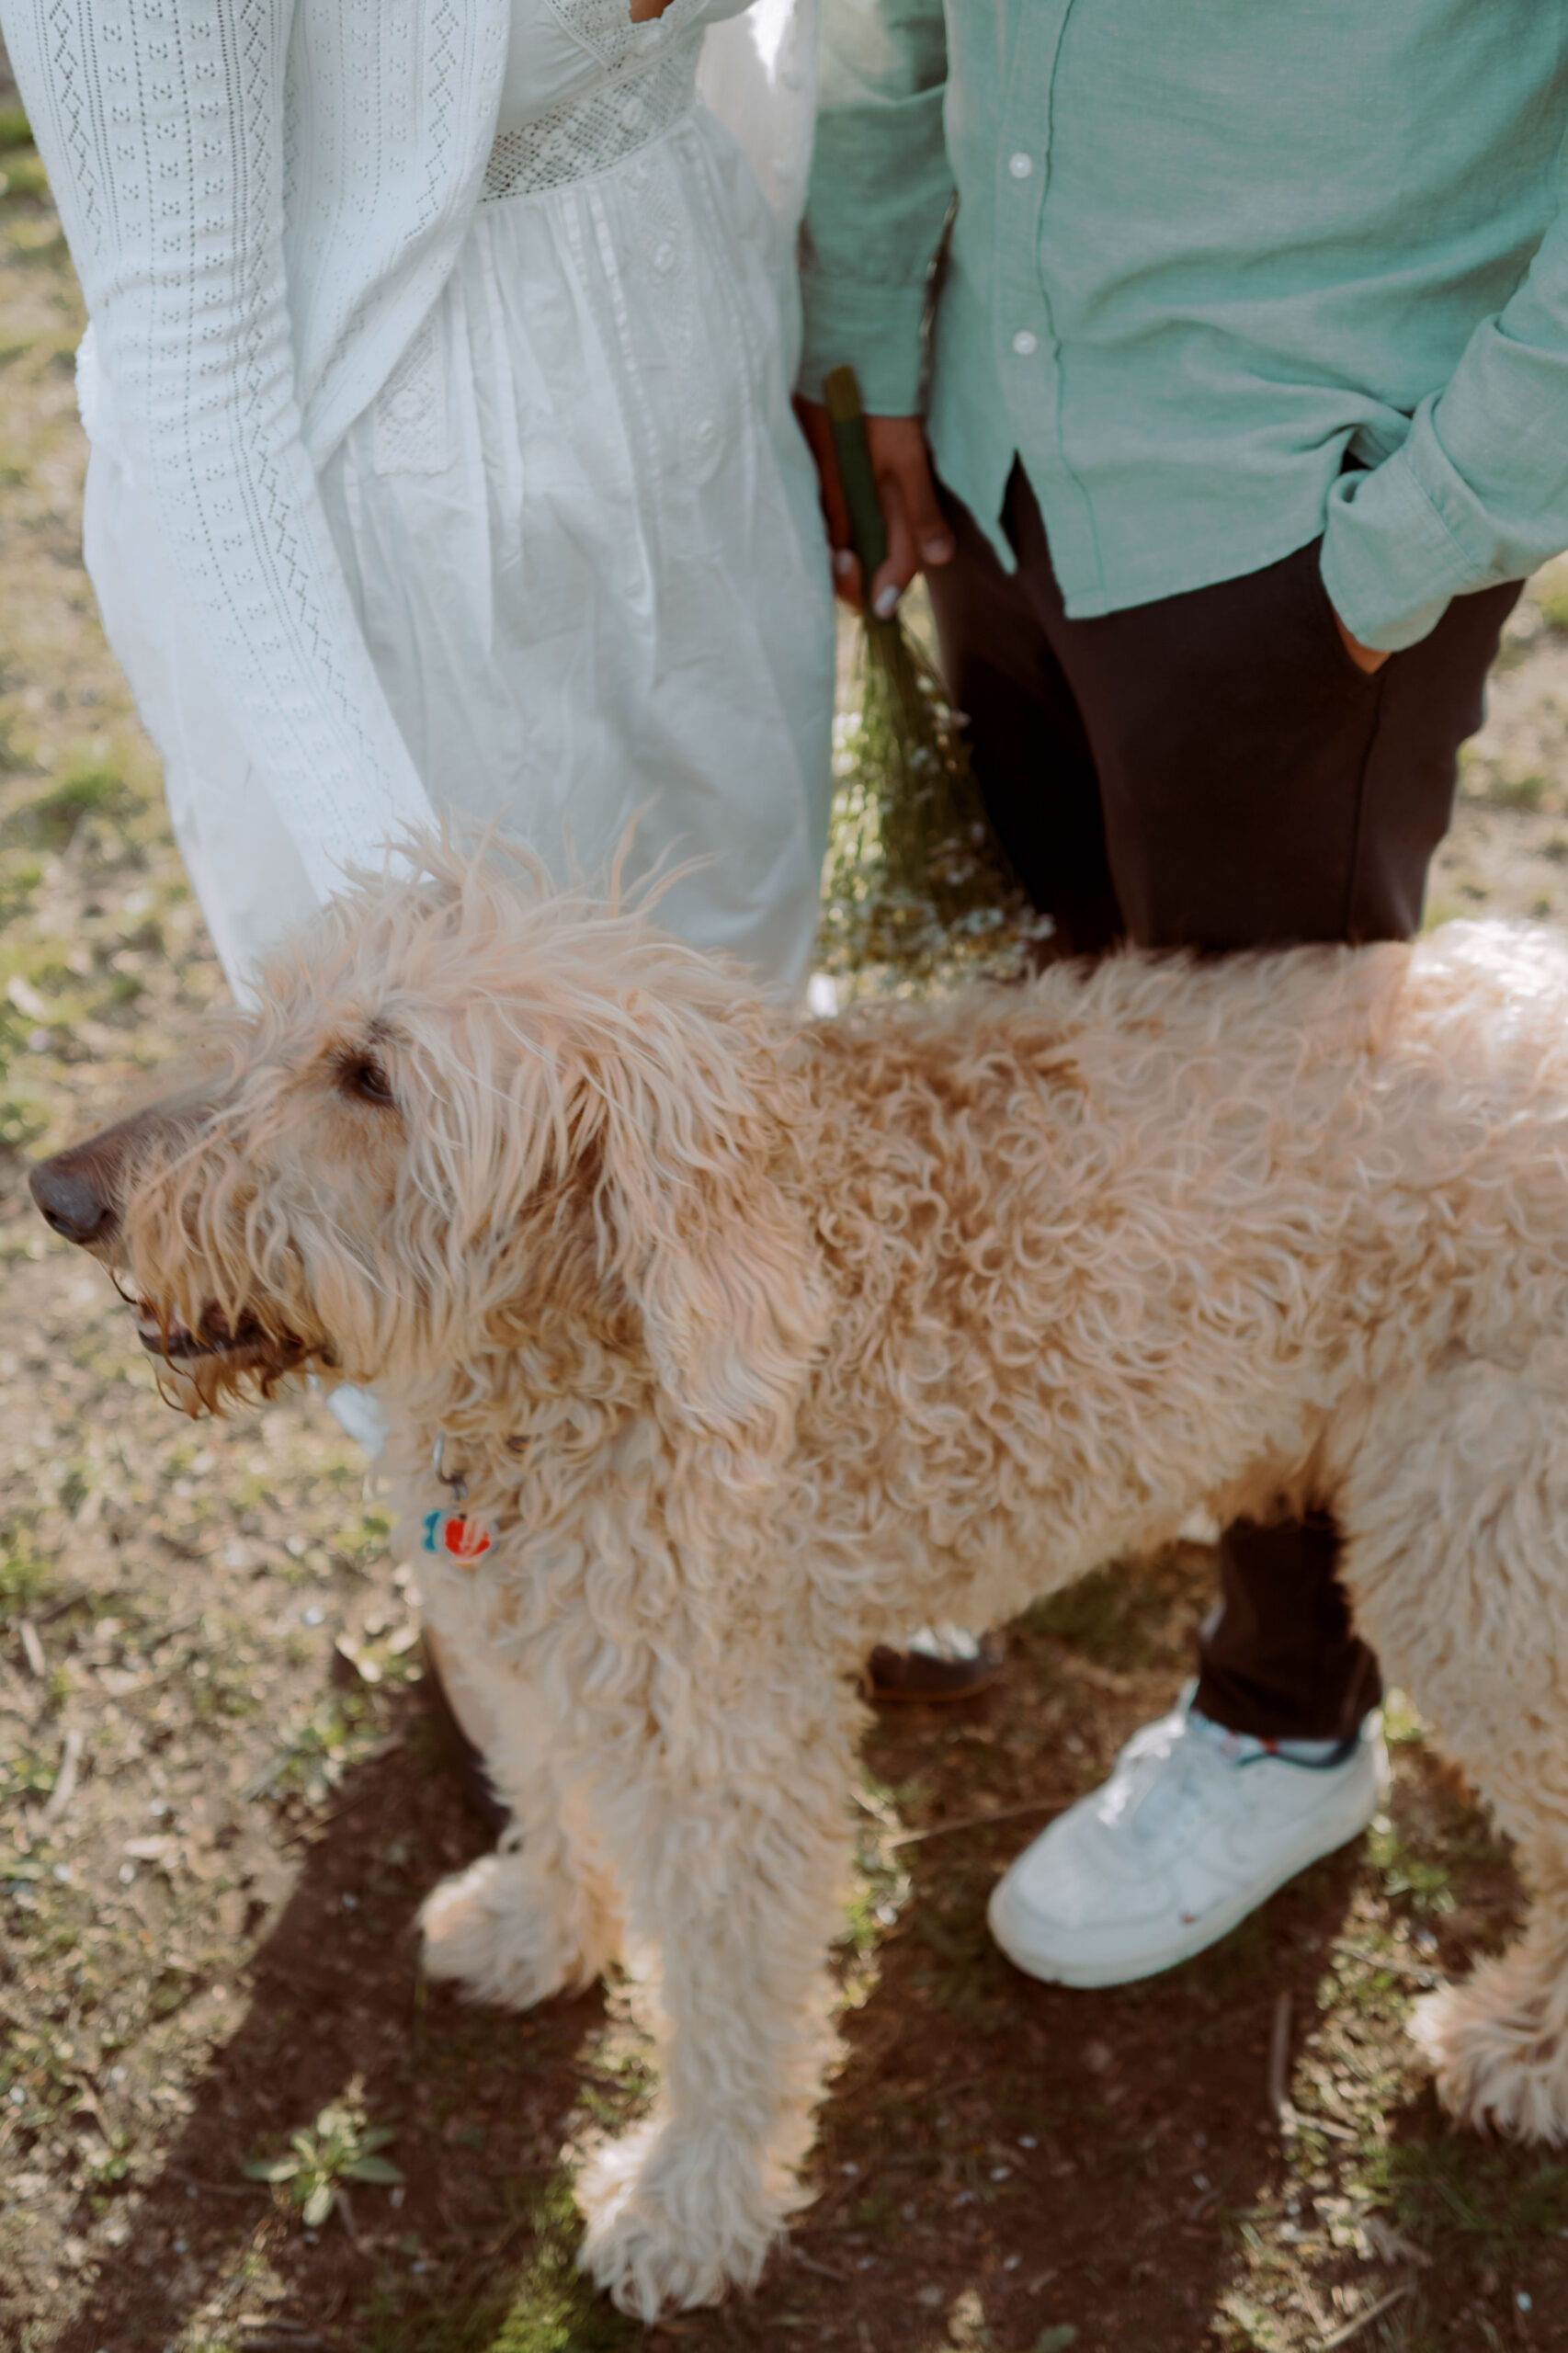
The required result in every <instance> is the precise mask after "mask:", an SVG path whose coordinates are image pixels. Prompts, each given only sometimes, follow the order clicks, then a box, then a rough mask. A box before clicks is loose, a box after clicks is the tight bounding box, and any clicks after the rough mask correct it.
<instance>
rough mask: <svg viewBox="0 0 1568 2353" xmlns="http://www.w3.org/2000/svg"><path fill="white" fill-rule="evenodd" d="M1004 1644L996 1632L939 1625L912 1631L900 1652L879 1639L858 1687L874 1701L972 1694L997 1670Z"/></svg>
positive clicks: (992, 1679) (985, 1687) (986, 1685)
mask: <svg viewBox="0 0 1568 2353" xmlns="http://www.w3.org/2000/svg"><path fill="white" fill-rule="evenodd" d="M1006 1655H1007V1646H1006V1643H1005V1642H1004V1640H1003V1638H1002V1636H1001V1635H1000V1634H980V1635H974V1634H965V1633H962V1632H960V1630H959V1629H958V1628H956V1627H949V1626H944V1627H941V1628H938V1629H937V1630H936V1631H931V1632H922V1633H919V1634H916V1636H915V1639H914V1641H913V1642H912V1643H910V1646H909V1648H908V1649H907V1650H906V1651H895V1650H891V1649H890V1648H889V1647H888V1645H887V1643H878V1644H877V1647H876V1649H875V1650H874V1651H873V1652H872V1653H871V1655H870V1657H869V1659H868V1660H867V1661H866V1672H865V1676H864V1677H863V1688H864V1690H865V1694H866V1697H867V1699H871V1700H874V1701H876V1702H877V1703H878V1704H879V1705H881V1703H883V1702H892V1701H897V1700H905V1699H923V1700H944V1699H973V1698H974V1696H975V1694H976V1693H977V1692H979V1691H989V1689H990V1688H991V1686H992V1685H993V1684H994V1682H995V1680H996V1678H997V1677H998V1676H999V1675H1000V1674H1001V1672H1002V1667H1003V1663H1004V1661H1005V1660H1006Z"/></svg>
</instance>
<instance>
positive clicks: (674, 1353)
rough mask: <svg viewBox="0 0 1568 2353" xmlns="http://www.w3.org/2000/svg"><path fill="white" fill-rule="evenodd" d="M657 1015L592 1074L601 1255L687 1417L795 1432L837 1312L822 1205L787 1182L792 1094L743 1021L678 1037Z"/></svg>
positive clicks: (756, 1430) (725, 1427)
mask: <svg viewBox="0 0 1568 2353" xmlns="http://www.w3.org/2000/svg"><path fill="white" fill-rule="evenodd" d="M648 1014H649V1019H648V1021H647V1023H646V1024H645V1025H643V1026H642V1027H641V1029H640V1033H639V1035H638V1038H637V1041H636V1044H635V1046H634V1047H633V1048H632V1049H631V1051H625V1050H623V1051H619V1052H617V1053H613V1054H610V1055H607V1056H605V1057H604V1058H603V1059H602V1060H599V1061H598V1062H597V1068H595V1069H593V1070H591V1071H589V1072H588V1073H586V1074H585V1083H586V1087H587V1089H588V1090H590V1097H591V1099H593V1101H594V1104H595V1108H594V1110H592V1111H590V1112H589V1113H588V1118H587V1120H586V1122H585V1124H586V1125H588V1126H591V1127H592V1129H593V1130H594V1131H595V1135H594V1142H595V1154H594V1157H595V1160H596V1162H597V1184H596V1188H595V1193H594V1215H595V1222H596V1225H597V1229H598V1234H599V1246H600V1253H601V1262H602V1263H604V1264H605V1265H606V1267H607V1268H613V1270H614V1272H615V1274H616V1275H617V1277H618V1278H619V1283H620V1286H621V1288H622V1290H623V1292H624V1294H625V1296H626V1298H627V1300H628V1301H629V1302H630V1303H631V1306H632V1307H633V1308H634V1309H635V1310H636V1312H637V1313H638V1314H639V1315H640V1317H641V1319H642V1330H643V1336H644V1341H645V1345H646V1347H647V1350H648V1354H649V1356H650V1358H652V1360H653V1370H654V1373H655V1376H656V1378H657V1380H658V1382H659V1386H660V1388H661V1390H662V1391H663V1392H665V1396H666V1397H667V1398H668V1399H669V1400H670V1402H671V1403H672V1404H674V1405H675V1406H676V1409H677V1411H678V1412H679V1413H680V1415H682V1417H683V1418H684V1419H685V1420H687V1421H688V1422H690V1423H691V1424H693V1425H694V1426H695V1427H698V1428H699V1429H703V1430H707V1431H710V1432H712V1433H714V1434H716V1435H718V1434H724V1435H730V1436H735V1435H738V1434H740V1433H741V1432H743V1431H744V1432H747V1433H749V1434H750V1435H751V1436H752V1437H753V1438H754V1439H756V1438H763V1439H764V1440H765V1442H766V1441H767V1438H768V1436H769V1426H771V1432H772V1434H773V1435H775V1436H778V1437H780V1438H781V1437H782V1436H783V1434H784V1431H785V1430H786V1428H787V1427H788V1426H789V1425H790V1423H791V1422H792V1417H793V1414H794V1409H795V1406H796V1404H797V1403H798V1401H799V1398H800V1396H801V1391H802V1389H803V1387H804V1385H805V1381H806V1377H807V1374H808V1373H809V1371H810V1369H811V1366H812V1361H813V1359H814V1358H815V1357H816V1355H817V1352H818V1350H819V1348H820V1347H821V1345H822V1342H823V1340H824V1336H825V1332H826V1324H827V1310H826V1301H825V1290H824V1285H823V1282H822V1279H821V1277H820V1274H819V1272H818V1271H817V1269H816V1267H815V1264H814V1259H813V1254H812V1250H811V1248H810V1235H809V1228H808V1222H807V1216H806V1211H805V1210H804V1207H803V1205H802V1204H801V1201H800V1200H799V1199H798V1198H795V1197H792V1196H791V1195H790V1194H789V1193H787V1192H786V1190H785V1188H784V1187H783V1186H782V1185H781V1184H780V1182H779V1176H778V1169H779V1166H780V1163H781V1160H782V1158H783V1156H784V1154H785V1151H786V1148H787V1142H788V1139H787V1134H786V1130H785V1120H786V1119H787V1117H788V1108H789V1107H788V1102H787V1100H786V1101H783V1102H781V1101H779V1100H778V1099H777V1097H778V1089H776V1088H775V1087H774V1086H769V1085H767V1084H766V1083H765V1084H764V1086H760V1087H759V1086H757V1085H756V1070H755V1068H754V1067H751V1066H750V1065H751V1057H750V1056H749V1055H748V1054H746V1052H745V1051H744V1040H743V1038H742V1037H741V1036H738V1035H733V1034H731V1032H730V1031H729V1029H728V1025H722V1024H713V1023H708V1024H704V1025H703V1027H702V1029H701V1030H700V1031H699V1033H698V1034H697V1035H696V1036H695V1037H694V1036H693V1034H692V1032H691V1031H690V1030H689V1029H685V1030H683V1031H682V1032H680V1033H679V1034H678V1035H677V1034H672V1032H671V1031H669V1030H665V1026H664V1024H663V1023H662V1022H661V1021H660V1019H659V1017H658V1015H657V1013H655V1012H654V1011H653V1008H652V1007H649V1008H648ZM661 1031H663V1032H664V1034H660V1033H661ZM760 1059H761V1065H762V1069H763V1070H764V1071H765V1072H766V1074H767V1079H769V1080H777V1078H778V1067H777V1063H776V1062H775V1060H774V1057H773V1056H772V1055H771V1054H769V1053H767V1052H764V1053H763V1054H762V1055H761V1058H760ZM785 1092H786V1093H787V1090H785ZM770 1098H771V1099H770ZM587 1099H589V1098H585V1108H586V1100H587Z"/></svg>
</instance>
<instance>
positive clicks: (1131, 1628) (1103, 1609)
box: [1021, 1568, 1169, 1675]
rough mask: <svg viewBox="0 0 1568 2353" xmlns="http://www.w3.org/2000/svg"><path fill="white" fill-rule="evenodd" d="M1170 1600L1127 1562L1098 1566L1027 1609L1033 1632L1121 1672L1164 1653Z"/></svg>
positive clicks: (1025, 1620)
mask: <svg viewBox="0 0 1568 2353" xmlns="http://www.w3.org/2000/svg"><path fill="white" fill-rule="evenodd" d="M1168 1608H1169V1605H1168V1603H1167V1602H1166V1600H1165V1597H1164V1596H1163V1595H1162V1594H1160V1593H1158V1592H1156V1591H1154V1590H1153V1588H1152V1587H1151V1586H1149V1585H1147V1584H1146V1583H1145V1582H1144V1581H1143V1580H1142V1579H1141V1578H1140V1577H1138V1576H1136V1575H1133V1574H1129V1572H1128V1571H1127V1570H1125V1569H1122V1568H1114V1569H1096V1570H1095V1572H1094V1574H1092V1575H1090V1576H1086V1577H1080V1578H1079V1579H1078V1582H1077V1584H1076V1585H1070V1586H1064V1587H1063V1588H1062V1591H1061V1592H1060V1593H1053V1594H1051V1596H1050V1597H1049V1599H1047V1600H1045V1601H1037V1602H1036V1603H1035V1604H1034V1606H1033V1608H1030V1609H1028V1610H1026V1611H1025V1613H1024V1616H1023V1619H1022V1620H1021V1623H1022V1624H1023V1626H1024V1628H1025V1629H1026V1630H1027V1631H1028V1632H1029V1633H1031V1634H1053V1635H1055V1637H1056V1639H1057V1641H1058V1642H1062V1643H1067V1644H1068V1646H1069V1648H1070V1649H1073V1650H1075V1651H1078V1652H1081V1653H1082V1654H1083V1655H1084V1657H1085V1658H1089V1659H1093V1660H1094V1661H1095V1662H1096V1665H1100V1666H1108V1667H1109V1668H1111V1669H1112V1670H1113V1672H1115V1673H1117V1674H1120V1675H1126V1674H1129V1673H1131V1671H1132V1669H1134V1668H1135V1667H1141V1666H1150V1665H1153V1662H1154V1660H1155V1659H1156V1658H1157V1657H1158V1656H1159V1654H1160V1645H1159V1643H1158V1642H1157V1641H1156V1640H1155V1630H1156V1629H1157V1628H1160V1627H1163V1626H1164V1624H1165V1619H1166V1616H1167V1613H1168Z"/></svg>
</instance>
